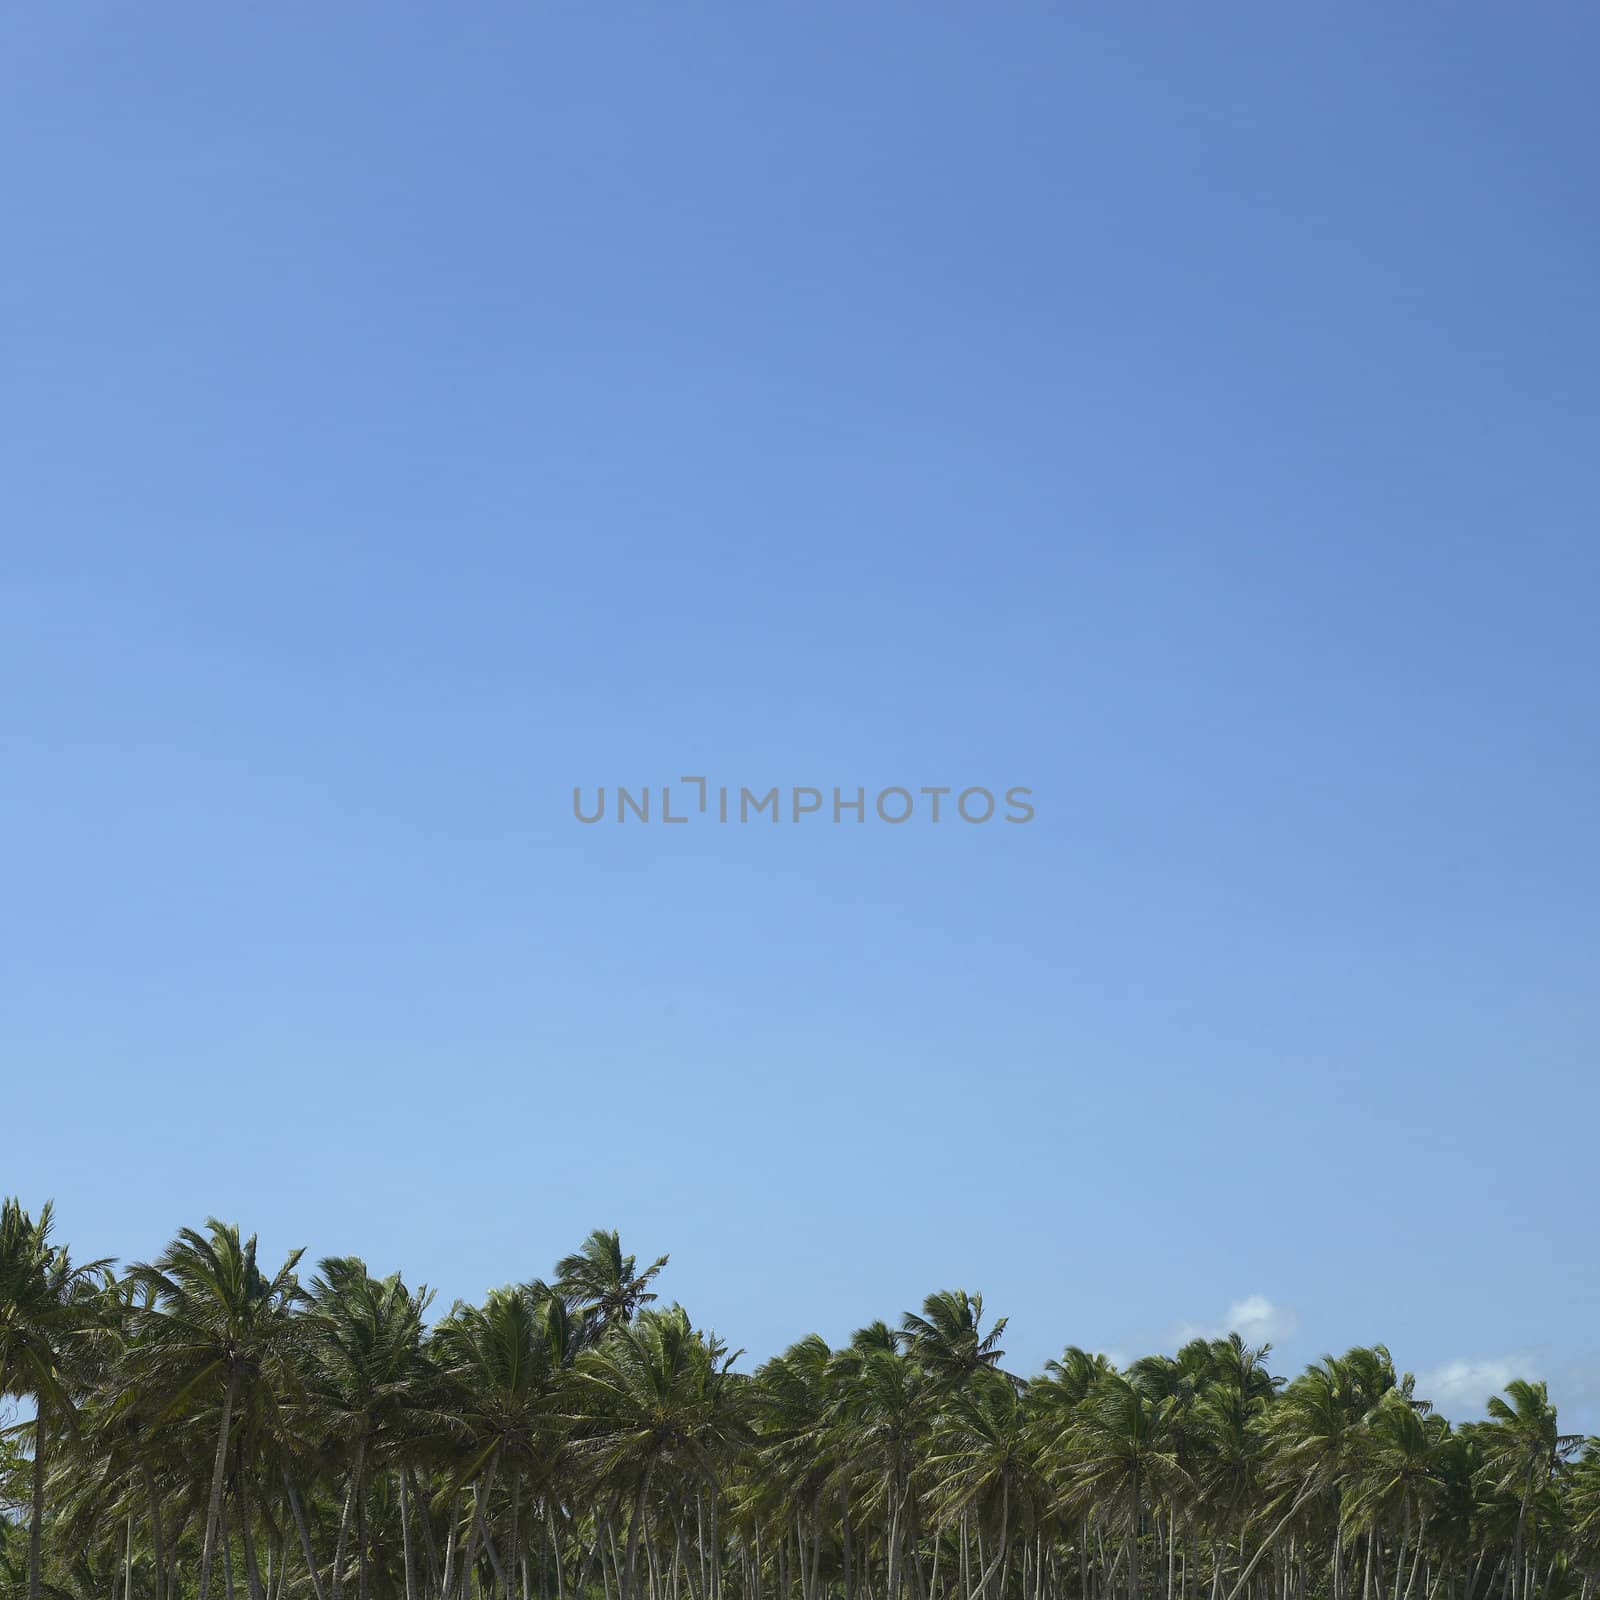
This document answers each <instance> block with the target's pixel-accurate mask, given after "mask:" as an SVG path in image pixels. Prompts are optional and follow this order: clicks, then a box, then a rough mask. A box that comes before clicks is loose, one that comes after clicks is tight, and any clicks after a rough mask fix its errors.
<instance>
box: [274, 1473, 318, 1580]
mask: <svg viewBox="0 0 1600 1600" xmlns="http://www.w3.org/2000/svg"><path fill="white" fill-rule="evenodd" d="M283 1492H284V1494H285V1495H286V1496H287V1498H288V1501H289V1514H290V1516H292V1517H293V1518H294V1528H295V1532H296V1533H297V1534H298V1535H299V1536H300V1553H301V1555H303V1556H304V1557H305V1563H306V1572H307V1574H308V1575H309V1576H310V1579H311V1592H312V1594H313V1595H315V1596H316V1600H322V1577H321V1575H320V1574H319V1573H318V1571H317V1556H316V1552H315V1551H314V1550H313V1549H312V1548H311V1530H310V1528H308V1527H307V1526H306V1508H305V1506H304V1505H303V1504H302V1503H301V1500H300V1491H299V1490H298V1489H297V1488H295V1486H294V1479H293V1478H291V1477H290V1476H289V1469H288V1468H287V1467H285V1468H284V1469H283Z"/></svg>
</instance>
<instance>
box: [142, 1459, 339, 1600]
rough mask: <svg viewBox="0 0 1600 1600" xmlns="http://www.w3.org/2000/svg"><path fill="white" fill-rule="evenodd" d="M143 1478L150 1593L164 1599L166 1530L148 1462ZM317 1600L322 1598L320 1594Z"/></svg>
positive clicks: (153, 1475)
mask: <svg viewBox="0 0 1600 1600" xmlns="http://www.w3.org/2000/svg"><path fill="white" fill-rule="evenodd" d="M140 1476H141V1477H142V1478H143V1479H144V1493H145V1498H146V1499H147V1500H148V1501H149V1502H150V1559H151V1561H152V1562H153V1563H154V1572H153V1574H152V1590H151V1592H152V1594H153V1595H154V1600H166V1593H167V1590H166V1571H167V1549H166V1532H165V1530H164V1529H163V1528H162V1526H161V1496H160V1495H159V1494H157V1492H156V1476H155V1474H154V1473H153V1472H152V1471H151V1470H150V1465H149V1463H148V1462H146V1463H145V1464H144V1466H143V1467H142V1468H141V1469H140ZM317 1600H322V1597H321V1595H318V1596H317Z"/></svg>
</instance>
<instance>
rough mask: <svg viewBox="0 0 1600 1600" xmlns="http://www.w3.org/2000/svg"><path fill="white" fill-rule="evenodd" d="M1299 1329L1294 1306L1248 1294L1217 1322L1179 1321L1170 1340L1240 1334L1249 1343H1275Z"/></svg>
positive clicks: (1177, 1342)
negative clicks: (1282, 1304)
mask: <svg viewBox="0 0 1600 1600" xmlns="http://www.w3.org/2000/svg"><path fill="white" fill-rule="evenodd" d="M1299 1326H1300V1316H1299V1313H1298V1312H1296V1311H1295V1309H1294V1307H1293V1306H1281V1305H1279V1304H1278V1303H1277V1302H1276V1301H1274V1300H1269V1299H1268V1298H1267V1297H1266V1295H1264V1294H1247V1295H1246V1296H1245V1297H1244V1298H1243V1299H1242V1300H1235V1301H1234V1302H1233V1304H1232V1305H1231V1306H1229V1307H1228V1309H1227V1312H1226V1313H1225V1314H1224V1315H1223V1316H1222V1317H1221V1318H1220V1319H1219V1320H1217V1321H1215V1322H1180V1323H1178V1325H1177V1326H1176V1327H1174V1328H1173V1329H1171V1331H1170V1332H1169V1333H1168V1335H1167V1339H1168V1341H1169V1342H1170V1343H1172V1344H1186V1343H1188V1341H1189V1340H1190V1339H1221V1338H1223V1337H1225V1336H1226V1335H1228V1334H1230V1333H1237V1334H1238V1335H1239V1337H1240V1338H1241V1339H1243V1340H1244V1342H1245V1343H1246V1344H1276V1343H1278V1342H1279V1341H1280V1340H1283V1339H1287V1338H1288V1337H1289V1336H1290V1335H1291V1334H1292V1333H1293V1332H1294V1331H1295V1329H1296V1328H1298V1327H1299Z"/></svg>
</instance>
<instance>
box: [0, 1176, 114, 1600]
mask: <svg viewBox="0 0 1600 1600" xmlns="http://www.w3.org/2000/svg"><path fill="white" fill-rule="evenodd" d="M54 1223H55V1212H54V1209H53V1208H52V1206H51V1205H50V1204H49V1202H46V1203H45V1205H44V1207H43V1209H42V1210H41V1211H40V1213H39V1217H38V1220H37V1221H35V1220H34V1219H33V1218H32V1217H30V1216H29V1215H28V1213H27V1212H26V1211H24V1210H23V1209H22V1203H21V1201H20V1200H17V1199H11V1200H6V1201H5V1202H3V1203H0V1397H4V1396H7V1395H9V1396H12V1397H14V1398H16V1399H19V1400H30V1401H32V1403H33V1472H32V1476H33V1486H32V1493H31V1495H30V1509H29V1524H28V1600H39V1595H40V1589H41V1585H42V1581H43V1566H42V1560H43V1535H44V1511H45V1506H44V1500H45V1472H46V1464H47V1460H48V1456H49V1444H50V1433H51V1428H52V1427H53V1426H55V1425H60V1426H62V1427H64V1428H66V1429H72V1428H74V1427H75V1425H76V1408H75V1406H74V1404H73V1399H72V1391H71V1387H70V1379H69V1377H68V1375H67V1373H66V1371H65V1368H66V1367H67V1366H68V1364H69V1363H70V1361H71V1358H72V1354H73V1346H74V1344H75V1343H79V1342H81V1340H82V1338H83V1335H84V1334H85V1332H86V1331H87V1330H88V1328H89V1327H90V1325H91V1318H90V1315H89V1302H90V1298H91V1295H92V1293H93V1290H94V1287H95V1284H96V1280H97V1279H98V1276H99V1274H100V1273H101V1272H102V1271H103V1270H104V1269H105V1267H106V1266H107V1265H108V1263H107V1262H104V1261H94V1262H89V1263H86V1264H84V1265H82V1266H76V1267H75V1266H74V1265H73V1264H72V1256H71V1253H70V1252H69V1251H68V1249H67V1247H66V1246H65V1245H53V1244H52V1243H51V1242H50V1234H51V1231H52V1229H53V1227H54Z"/></svg>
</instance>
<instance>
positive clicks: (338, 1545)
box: [201, 1434, 367, 1600]
mask: <svg viewBox="0 0 1600 1600" xmlns="http://www.w3.org/2000/svg"><path fill="white" fill-rule="evenodd" d="M366 1455H367V1436H366V1435H365V1434H362V1436H361V1437H360V1438H359V1439H358V1440H357V1441H356V1458H355V1460H354V1461H353V1462H351V1464H350V1481H349V1483H348V1484H347V1485H346V1486H345V1491H344V1506H343V1509H342V1510H341V1511H340V1512H339V1537H338V1538H337V1539H336V1540H335V1541H334V1546H333V1580H332V1585H333V1600H340V1597H341V1596H342V1595H343V1594H344V1568H345V1559H346V1557H347V1555H348V1553H349V1548H350V1524H351V1522H352V1521H353V1520H354V1518H355V1511H356V1502H357V1500H358V1499H359V1498H360V1494H361V1469H362V1467H363V1466H364V1465H365V1463H366ZM201 1600H205V1596H204V1595H202V1596H201Z"/></svg>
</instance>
